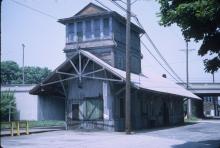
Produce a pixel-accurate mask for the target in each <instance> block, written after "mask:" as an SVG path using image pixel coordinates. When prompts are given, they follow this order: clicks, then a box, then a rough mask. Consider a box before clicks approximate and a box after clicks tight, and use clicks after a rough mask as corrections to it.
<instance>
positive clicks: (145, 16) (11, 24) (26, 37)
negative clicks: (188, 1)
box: [2, 0, 220, 82]
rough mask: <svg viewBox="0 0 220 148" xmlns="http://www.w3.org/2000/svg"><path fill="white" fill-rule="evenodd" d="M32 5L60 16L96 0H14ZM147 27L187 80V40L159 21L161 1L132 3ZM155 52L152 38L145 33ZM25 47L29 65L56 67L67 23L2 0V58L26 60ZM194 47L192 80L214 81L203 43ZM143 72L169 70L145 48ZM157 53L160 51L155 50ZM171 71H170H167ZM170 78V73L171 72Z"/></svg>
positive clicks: (217, 77)
mask: <svg viewBox="0 0 220 148" xmlns="http://www.w3.org/2000/svg"><path fill="white" fill-rule="evenodd" d="M14 1H18V2H20V3H23V4H25V5H28V6H30V7H32V8H35V9H38V10H41V11H43V12H45V13H47V14H50V15H52V16H54V17H56V18H57V19H59V18H65V17H70V16H73V15H74V14H75V13H76V12H78V11H79V10H81V9H82V8H83V7H84V6H86V5H87V4H88V3H89V2H94V3H95V4H97V3H96V2H95V1H92V0H80V1H79V0H77V1H76V0H14ZM102 2H103V3H104V4H105V5H107V6H108V7H110V8H111V9H112V10H115V11H117V12H119V13H120V14H122V15H123V16H125V13H124V12H123V11H121V10H120V9H119V8H117V7H116V6H114V5H113V4H112V3H111V2H109V1H108V0H105V1H104V0H102ZM132 11H133V12H135V13H136V14H137V16H138V18H139V20H140V22H141V23H142V24H143V26H144V28H145V29H146V31H147V32H148V34H149V35H150V36H151V38H152V40H153V41H154V42H155V44H156V45H157V46H158V48H159V50H160V52H161V53H162V54H163V55H164V57H165V58H166V59H167V61H168V63H170V65H171V66H172V67H173V69H174V70H175V71H176V73H177V74H178V75H179V76H180V77H181V78H182V79H183V80H185V77H186V76H185V75H186V73H185V53H184V52H183V51H180V50H181V49H184V48H185V42H184V39H183V37H182V35H181V32H180V29H179V28H178V27H176V26H175V25H174V26H171V27H167V28H165V27H162V26H160V25H159V24H158V22H159V18H158V17H157V15H156V13H157V12H159V4H158V3H157V2H155V1H154V0H139V1H137V2H136V3H135V4H133V5H132ZM142 38H143V40H144V41H145V43H146V44H147V45H148V47H149V48H150V49H151V50H152V52H154V50H153V48H152V46H150V44H149V42H148V41H147V40H146V39H145V37H142ZM22 43H24V44H25V45H26V48H25V65H29V66H40V67H49V68H50V69H55V68H56V67H57V66H58V65H59V64H61V63H62V62H63V61H64V60H65V55H64V53H63V48H64V45H65V27H64V25H62V24H60V23H58V22H57V20H56V19H52V18H50V17H48V16H45V15H42V14H40V13H37V12H35V11H33V10H30V9H27V8H25V7H23V6H20V5H18V4H16V3H14V2H13V1H12V0H3V2H2V60H14V61H16V62H17V63H18V64H19V65H21V64H22V46H21V44H22ZM189 47H190V48H193V49H196V50H195V51H192V52H190V54H189V64H190V65H189V70H190V78H189V80H190V82H212V75H211V74H206V73H205V72H204V66H203V62H202V58H201V57H200V56H198V55H197V50H198V47H199V43H198V44H196V43H194V42H191V43H190V44H189ZM142 53H143V56H144V59H143V60H142V69H143V72H147V71H148V70H154V71H156V72H157V73H158V74H159V75H162V74H163V73H166V72H165V71H164V70H163V69H162V68H161V67H160V66H159V65H158V64H157V63H156V62H155V60H154V59H153V58H152V57H151V56H150V55H149V54H148V52H147V51H146V50H145V49H144V48H142ZM155 55H156V54H155ZM167 75H168V74H167ZM168 77H169V78H170V76H169V75H168ZM215 80H216V82H220V72H218V73H216V74H215Z"/></svg>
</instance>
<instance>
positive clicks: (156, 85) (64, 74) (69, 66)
mask: <svg viewBox="0 0 220 148" xmlns="http://www.w3.org/2000/svg"><path fill="white" fill-rule="evenodd" d="M82 59H83V60H82ZM91 62H92V63H95V64H96V65H97V66H96V68H95V69H93V70H89V71H85V69H86V68H87V67H88V64H89V63H91ZM100 72H104V73H105V77H103V76H94V74H95V73H96V74H97V73H100ZM71 79H79V80H81V79H98V80H103V81H112V82H117V83H125V79H126V72H125V71H122V70H120V69H117V68H114V67H112V66H111V65H109V64H107V63H105V62H104V61H102V60H101V59H99V58H98V57H96V56H95V55H93V54H91V53H90V52H88V51H84V50H79V51H78V52H76V53H75V54H74V55H73V56H72V57H71V58H69V59H67V60H66V61H65V62H64V63H63V64H61V65H60V66H58V67H57V68H56V69H55V70H54V71H53V72H52V74H51V75H50V76H48V77H47V78H46V79H45V80H44V81H43V82H42V83H41V84H39V85H37V86H35V87H34V88H33V89H32V90H31V91H30V93H31V94H41V93H46V92H47V93H48V94H50V93H53V92H54V89H53V87H56V86H59V88H60V82H64V81H68V80H71ZM131 84H132V87H135V88H137V89H143V90H150V91H154V92H159V93H167V94H172V95H178V96H182V97H188V98H195V99H200V98H199V97H197V96H196V95H194V94H193V93H191V92H190V91H187V90H186V89H184V88H183V87H181V86H179V85H177V84H175V83H174V82H172V81H170V80H168V79H166V78H163V77H158V76H155V75H150V74H146V75H144V74H140V75H138V74H133V73H131ZM42 90H43V91H42ZM56 93H57V92H56Z"/></svg>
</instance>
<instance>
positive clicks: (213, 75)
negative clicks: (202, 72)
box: [212, 72, 215, 83]
mask: <svg viewBox="0 0 220 148" xmlns="http://www.w3.org/2000/svg"><path fill="white" fill-rule="evenodd" d="M212 83H215V73H214V72H213V73H212Z"/></svg>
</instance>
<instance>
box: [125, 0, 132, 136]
mask: <svg viewBox="0 0 220 148" xmlns="http://www.w3.org/2000/svg"><path fill="white" fill-rule="evenodd" d="M130 21H131V1H130V0H127V22H126V95H125V131H126V134H131V86H130V79H131V78H130V65H131V64H130Z"/></svg>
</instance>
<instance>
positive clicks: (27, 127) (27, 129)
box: [26, 121, 29, 135]
mask: <svg viewBox="0 0 220 148" xmlns="http://www.w3.org/2000/svg"><path fill="white" fill-rule="evenodd" d="M26 135H29V123H28V121H26Z"/></svg>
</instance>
